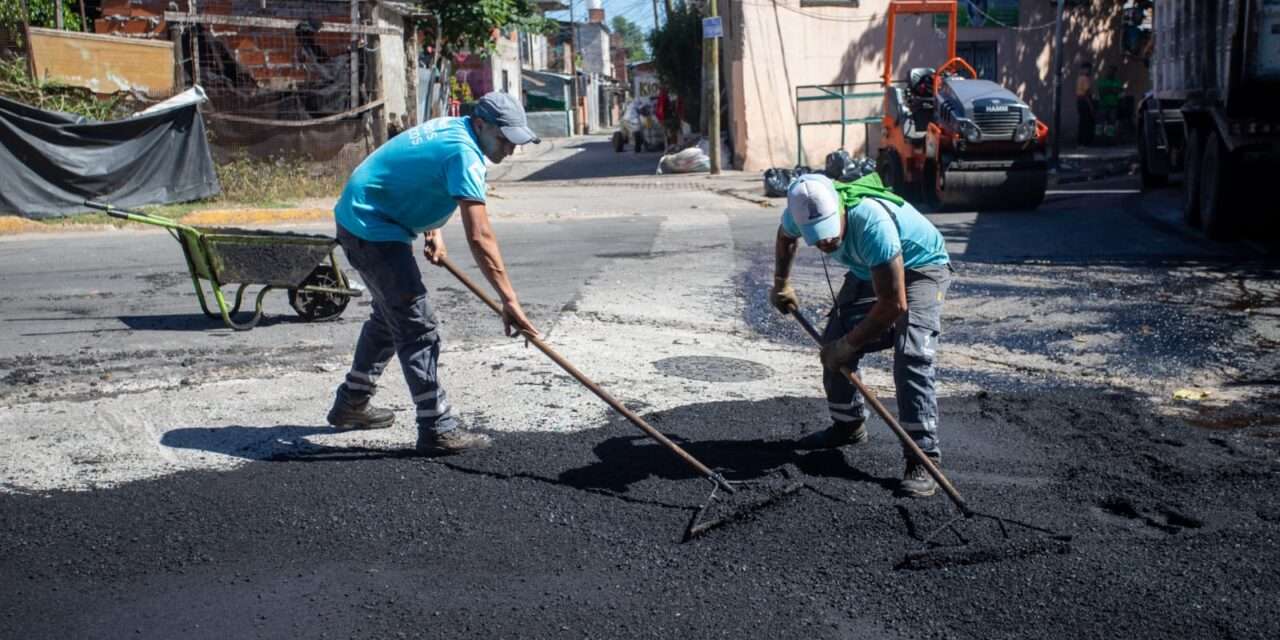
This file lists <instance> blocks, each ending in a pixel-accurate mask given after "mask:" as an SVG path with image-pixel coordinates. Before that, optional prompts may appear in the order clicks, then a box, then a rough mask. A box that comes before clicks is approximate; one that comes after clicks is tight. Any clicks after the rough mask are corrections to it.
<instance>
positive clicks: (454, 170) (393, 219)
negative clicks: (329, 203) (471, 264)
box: [333, 117, 487, 242]
mask: <svg viewBox="0 0 1280 640" xmlns="http://www.w3.org/2000/svg"><path fill="white" fill-rule="evenodd" d="M470 120H471V119H470V118H469V117H465V118H436V119H435V120H429V121H427V122H424V123H422V124H420V125H418V126H416V127H413V128H412V129H409V130H408V131H405V132H403V133H401V134H399V135H397V136H396V137H394V138H392V139H391V140H390V141H389V142H387V143H386V144H384V145H382V146H381V147H379V148H378V149H377V150H376V151H374V152H373V153H371V154H369V157H367V158H365V159H364V162H361V163H360V166H358V167H356V170H355V171H354V172H353V173H352V174H351V178H350V179H349V180H347V186H346V187H345V188H344V189H343V190H342V197H340V198H338V204H337V205H335V206H334V209H333V211H334V215H335V217H336V218H337V220H338V224H340V225H342V226H343V228H345V229H346V230H347V231H350V232H351V234H352V235H354V236H356V237H358V238H363V239H365V240H370V241H373V242H391V241H399V242H413V240H414V238H415V237H417V236H418V235H419V234H421V233H422V232H423V231H428V230H431V229H438V228H440V227H443V226H444V224H445V223H446V222H448V221H449V218H450V217H451V216H452V215H453V212H454V211H456V210H457V208H458V202H457V201H458V200H474V201H476V202H484V201H485V176H486V174H487V169H486V168H485V165H484V155H483V154H482V153H481V152H480V145H479V143H478V142H477V141H476V137H475V134H473V133H472V132H471V123H470Z"/></svg>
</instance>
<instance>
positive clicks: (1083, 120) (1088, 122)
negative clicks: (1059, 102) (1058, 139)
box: [1076, 96, 1097, 146]
mask: <svg viewBox="0 0 1280 640" xmlns="http://www.w3.org/2000/svg"><path fill="white" fill-rule="evenodd" d="M1076 112H1077V113H1078V114H1079V116H1080V120H1079V124H1078V126H1077V127H1076V129H1077V131H1076V143H1077V144H1080V145H1081V146H1083V145H1090V144H1093V134H1094V128H1095V127H1096V126H1097V118H1095V117H1094V113H1093V101H1092V100H1090V99H1089V97H1088V96H1076Z"/></svg>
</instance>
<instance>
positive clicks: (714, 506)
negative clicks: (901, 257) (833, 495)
mask: <svg viewBox="0 0 1280 640" xmlns="http://www.w3.org/2000/svg"><path fill="white" fill-rule="evenodd" d="M440 266H442V267H444V268H445V270H447V271H448V272H449V273H451V274H453V277H455V278H457V279H458V281H459V282H461V283H462V284H463V286H465V287H466V288H467V289H470V290H471V293H473V294H475V295H476V297H478V298H480V300H481V301H483V302H484V303H485V305H486V306H488V307H489V308H490V309H491V310H493V312H494V313H497V314H498V315H499V316H501V315H502V307H500V306H499V305H498V304H497V303H496V302H494V300H493V299H492V298H490V297H489V295H488V294H487V293H485V292H484V291H482V290H481V289H480V288H479V287H477V286H476V283H475V282H474V281H472V280H471V278H469V277H467V275H466V274H464V273H462V272H461V271H459V270H458V268H457V266H455V265H454V264H453V263H452V262H451V261H449V260H448V259H447V258H445V259H441V261H440ZM520 335H521V336H522V337H523V338H524V339H525V340H527V341H528V342H529V343H530V344H532V345H534V346H535V347H537V348H538V350H540V351H542V353H544V354H546V356H547V357H548V358H551V360H552V361H553V362H555V363H556V364H557V365H559V366H560V368H561V369H564V370H565V372H566V373H568V374H569V375H571V376H573V378H574V379H575V380H577V381H578V382H579V383H581V384H582V386H584V387H586V388H587V389H588V390H590V391H591V392H592V393H594V394H595V395H596V396H597V397H599V398H600V399H601V400H604V401H605V403H606V404H608V405H609V406H610V407H612V408H613V409H614V410H615V411H617V412H618V413H620V414H622V416H623V417H624V418H626V419H627V420H628V421H629V422H631V424H633V425H635V426H636V427H638V428H639V429H640V430H641V431H643V432H644V433H645V435H647V436H649V437H650V438H652V439H653V440H654V441H655V442H657V443H658V444H660V445H662V446H663V447H665V448H666V449H667V450H668V451H670V452H671V453H673V454H675V455H676V457H678V458H680V460H681V461H683V462H684V463H685V464H686V465H688V466H689V467H690V468H691V469H693V470H694V471H696V472H697V473H698V475H700V476H702V477H703V478H706V479H707V480H708V481H709V482H711V493H710V494H709V495H708V497H707V499H706V501H704V502H703V503H702V504H701V505H700V506H699V507H698V508H697V509H696V510H695V511H694V514H693V517H692V518H690V520H689V524H688V525H687V526H686V527H685V530H684V535H683V537H682V541H684V542H688V541H690V540H692V539H694V538H697V537H699V536H701V535H703V534H705V533H707V532H708V531H710V530H712V529H715V528H717V527H720V526H722V525H725V524H729V523H731V522H735V521H738V520H743V519H745V518H748V517H750V515H751V514H753V513H755V512H757V511H759V510H761V509H764V508H766V507H769V506H771V505H773V504H775V503H777V502H778V501H779V500H781V499H783V498H784V497H786V496H788V495H792V494H794V493H796V492H797V491H799V490H800V489H801V488H802V487H803V486H804V483H803V482H800V481H798V480H791V479H789V478H783V479H781V480H779V481H773V480H771V479H758V480H728V479H726V478H725V477H724V474H722V473H720V472H718V471H715V470H712V469H711V468H710V467H708V466H707V465H705V464H703V463H702V462H701V461H699V460H698V459H697V458H695V457H693V456H692V455H691V454H690V453H689V452H688V451H685V450H684V448H682V447H681V446H680V445H678V444H676V443H675V442H672V441H671V439H670V438H668V437H667V436H665V435H663V434H662V432H660V431H658V430H657V429H655V428H653V427H652V426H651V425H650V424H649V423H648V422H645V420H644V419H643V418H641V417H640V416H638V415H636V413H635V412H634V411H632V410H630V409H628V408H627V407H626V406H625V405H623V404H622V403H621V402H619V401H618V400H617V399H616V398H614V397H613V396H612V395H610V394H609V392H607V391H605V390H604V389H603V388H601V387H600V385H598V384H596V383H595V382H593V381H592V380H591V379H590V378H588V377H587V376H586V374H584V373H582V372H581V371H579V370H578V368H577V367H575V366H573V365H572V364H571V363H570V362H569V361H568V360H566V359H564V357H563V356H561V355H560V354H559V353H557V352H556V351H555V350H554V349H552V348H551V347H550V346H548V345H547V343H545V342H543V341H542V340H541V339H540V338H538V337H537V336H534V335H531V334H529V333H527V332H525V331H521V332H520ZM748 491H751V492H756V491H764V492H765V493H766V495H765V496H764V497H763V498H760V499H750V498H748V499H746V500H743V498H744V497H745V496H744V494H746V493H747V492H748ZM729 496H733V499H732V500H729V499H727V498H728V497H729ZM721 506H724V507H725V508H723V509H721V508H720V507H721Z"/></svg>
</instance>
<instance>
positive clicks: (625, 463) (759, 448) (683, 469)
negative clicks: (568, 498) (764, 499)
mask: <svg viewBox="0 0 1280 640" xmlns="http://www.w3.org/2000/svg"><path fill="white" fill-rule="evenodd" d="M673 440H676V439H673ZM676 443H677V444H679V445H680V447H681V448H683V449H684V450H685V451H688V452H689V454H690V455H692V456H693V457H694V458H697V459H698V460H700V461H701V462H702V463H703V464H705V465H707V466H708V467H711V468H712V469H715V470H717V471H719V472H720V473H722V474H724V476H725V478H727V479H729V480H760V479H765V478H770V477H775V478H776V477H777V476H778V473H779V472H780V471H781V470H782V468H783V467H784V466H786V465H795V467H796V468H797V469H799V470H800V471H801V472H802V473H804V474H805V475H806V476H813V477H823V478H843V479H845V480H852V481H855V482H865V483H871V484H875V485H878V486H879V487H880V488H882V489H885V490H887V491H893V490H894V489H896V488H897V486H898V481H897V480H896V479H894V478H886V477H880V476H874V475H871V474H869V473H867V472H865V471H863V470H861V469H858V468H857V467H854V466H853V465H851V464H849V461H848V459H847V458H846V456H845V454H844V452H843V451H841V450H838V449H828V450H822V451H800V450H797V449H796V448H795V442H794V441H792V440H772V441H770V440H762V439H754V440H708V441H703V442H688V441H684V440H676ZM592 451H593V453H594V454H595V456H596V458H597V461H596V462H594V463H592V464H589V465H586V466H583V467H578V468H575V469H569V470H568V471H565V472H563V473H561V474H560V480H561V481H562V482H563V483H565V484H567V485H570V486H573V487H577V488H580V489H605V490H609V491H613V492H617V493H625V492H626V491H627V490H628V488H629V487H630V485H632V484H635V483H638V482H641V481H644V480H647V479H649V478H651V477H658V478H663V479H666V480H686V479H692V478H700V477H702V476H701V475H699V474H698V473H697V472H696V471H695V470H693V469H692V468H691V467H690V466H688V465H686V464H685V463H684V462H683V461H681V460H680V459H679V458H677V457H676V456H675V455H673V454H670V453H668V452H666V451H664V450H662V449H661V447H660V445H658V444H656V443H654V442H653V441H652V440H649V439H648V438H646V437H644V436H621V437H616V438H610V439H608V440H605V441H604V442H601V443H600V444H598V445H596V446H595V448H593V449H592Z"/></svg>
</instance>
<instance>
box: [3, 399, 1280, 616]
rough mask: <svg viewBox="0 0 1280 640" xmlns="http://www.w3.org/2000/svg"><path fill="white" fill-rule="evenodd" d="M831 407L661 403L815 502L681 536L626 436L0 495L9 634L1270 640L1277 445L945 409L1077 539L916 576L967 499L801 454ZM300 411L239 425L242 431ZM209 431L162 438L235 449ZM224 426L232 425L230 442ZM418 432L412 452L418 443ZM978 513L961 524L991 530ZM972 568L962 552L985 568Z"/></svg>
mask: <svg viewBox="0 0 1280 640" xmlns="http://www.w3.org/2000/svg"><path fill="white" fill-rule="evenodd" d="M823 404H824V403H823V402H822V401H821V400H820V399H816V398H806V399H798V398H776V399H772V400H767V401H760V402H720V403H709V404H700V405H691V406H686V407H681V408H679V409H675V410H672V411H666V412H659V413H654V414H650V415H648V416H646V417H647V418H648V419H649V420H650V422H651V423H653V424H654V425H655V426H656V427H657V428H659V429H661V430H663V431H665V432H667V433H669V434H670V435H671V436H672V437H673V438H675V439H676V440H677V441H679V442H681V443H682V444H684V445H686V446H687V447H688V449H689V450H690V452H691V453H693V454H694V455H696V456H698V457H699V458H701V459H703V460H704V461H705V462H707V463H708V464H710V465H711V466H713V467H716V468H718V469H721V470H723V471H724V472H725V473H726V475H728V476H729V477H731V478H735V479H750V478H755V477H763V476H769V475H772V474H774V473H775V472H777V470H779V469H782V468H788V469H794V472H793V473H795V474H797V475H798V477H799V478H800V479H802V480H803V481H804V482H805V483H806V485H807V487H808V489H807V490H804V491H801V492H799V493H797V494H796V495H794V496H790V497H788V498H786V499H783V500H780V501H779V502H778V503H777V504H775V505H774V506H773V507H771V508H769V509H765V510H761V511H758V512H756V513H754V514H753V515H751V516H750V517H748V518H745V519H743V520H742V521H740V522H737V523H734V524H731V525H729V526H726V527H724V528H721V529H717V530H715V531H712V532H710V533H709V534H708V535H706V536H705V537H703V538H700V539H698V540H697V541H695V542H692V543H689V544H680V543H679V540H680V536H681V533H682V530H683V527H684V525H685V524H686V523H687V521H688V518H689V516H690V514H691V512H692V510H693V509H694V508H695V507H696V505H698V504H699V503H700V502H701V501H702V500H703V499H704V498H705V496H706V493H707V491H708V489H709V485H708V483H706V482H705V481H703V480H701V479H698V478H697V477H696V476H695V474H693V473H692V472H691V471H690V470H689V469H688V468H687V467H685V466H683V465H682V464H681V463H680V462H679V461H678V460H676V459H675V458H674V457H673V456H671V455H670V454H669V453H668V452H666V451H665V450H664V449H661V448H660V447H659V446H658V445H656V444H654V443H652V442H650V441H648V440H647V439H645V438H643V437H642V436H640V435H639V434H638V432H636V431H635V430H634V429H633V428H632V427H630V426H629V425H625V424H622V423H617V424H611V425H609V426H607V427H604V428H602V429H601V430H597V431H589V432H584V433H577V434H574V435H572V436H564V435H555V434H546V433H543V434H534V433H523V434H503V435H501V436H499V439H498V443H497V446H495V447H494V448H493V449H490V450H487V451H484V452H478V453H476V454H473V455H471V454H469V455H465V456H460V457H456V458H445V459H424V458H418V457H414V456H411V455H408V454H407V453H401V452H398V451H374V450H368V449H358V448H337V447H327V446H325V445H323V444H322V442H323V438H322V437H318V438H313V440H314V441H312V442H309V441H308V440H307V439H306V438H295V439H292V440H288V441H286V440H281V443H280V444H281V446H280V447H278V448H276V449H275V451H276V453H277V457H276V459H275V460H274V461H271V462H259V463H254V464H250V465H247V466H245V467H242V468H240V469H238V470H236V471H232V472H221V473H218V472H191V473H181V474H177V475H174V476H170V477H167V478H164V479H158V480H153V481H146V482H140V483H135V484H130V485H126V486H122V487H119V488H116V489H111V490H103V491H95V492H85V493H65V494H64V493H58V494H52V495H31V496H22V495H5V496H3V497H0V521H3V522H5V523H6V525H5V527H3V528H0V547H2V548H5V549H7V550H9V552H7V553H5V554H3V556H0V574H3V575H6V576H18V577H20V578H21V579H20V580H16V581H8V582H7V583H6V586H5V587H0V635H3V636H14V637H27V638H43V637H67V636H80V635H91V634H92V630H94V629H97V630H101V629H103V628H111V629H119V630H121V631H120V632H121V633H122V634H125V633H127V634H130V635H135V636H136V637H175V636H183V635H191V634H192V633H193V632H194V633H197V634H202V635H210V636H221V637H226V636H246V635H258V636H282V635H293V636H297V635H304V636H318V635H321V634H329V635H333V636H341V637H395V636H396V634H397V633H403V634H405V635H408V636H418V635H430V636H433V637H457V638H496V637H529V638H546V637H564V636H575V637H576V636H584V637H616V638H623V637H628V638H629V637H683V636H688V637H725V638H779V637H799V636H801V635H803V637H807V638H919V637H942V636H947V637H962V638H970V637H973V638H977V637H981V638H1028V637H1066V636H1071V637H1115V636H1117V635H1122V636H1124V637H1133V638H1167V637H1228V636H1229V637H1233V638H1272V637H1276V635H1277V634H1280V622H1277V621H1276V619H1275V617H1274V616H1273V615H1271V613H1272V612H1271V608H1272V605H1271V603H1273V602H1275V601H1276V600H1277V598H1280V578H1278V577H1277V575H1276V573H1275V572H1274V571H1273V570H1272V567H1274V566H1276V563H1277V562H1280V545H1277V544H1276V542H1277V541H1276V532H1275V524H1274V523H1275V521H1276V519H1277V517H1280V516H1277V515H1276V514H1278V513H1280V495H1278V494H1277V493H1276V492H1275V491H1274V490H1273V489H1274V485H1275V481H1276V478H1277V475H1278V474H1280V465H1277V463H1276V462H1275V459H1276V454H1277V452H1280V443H1274V442H1272V443H1267V442H1258V441H1250V440H1248V439H1245V438H1239V437H1236V436H1235V435H1234V434H1230V433H1221V432H1219V433H1215V434H1209V433H1207V432H1205V431H1202V430H1199V429H1196V428H1192V427H1189V426H1186V425H1184V424H1183V423H1181V422H1179V421H1173V420H1170V419H1167V418H1162V417H1158V416H1156V415H1155V414H1154V412H1153V411H1152V407H1151V406H1150V405H1149V404H1147V403H1146V402H1144V401H1142V400H1139V399H1136V398H1135V397H1133V396H1130V395H1127V394H1120V393H1112V392H1106V391H1099V390H1073V391H1060V392H1057V393H1053V394H1049V393H1043V392H1033V393H1022V394H994V393H993V394H989V395H986V396H985V397H972V398H950V399H947V398H944V399H943V407H942V410H943V415H944V424H943V428H942V436H943V447H944V451H945V453H944V463H945V469H946V470H947V472H948V473H949V474H951V477H952V479H953V480H954V481H955V482H956V484H957V485H958V486H959V488H960V490H961V491H962V492H964V494H965V496H966V497H967V498H968V500H969V501H970V503H971V504H972V505H974V506H975V507H977V508H979V509H981V510H989V511H993V512H997V513H999V514H1000V515H1003V516H1006V517H1013V518H1018V519H1021V520H1027V521H1031V522H1035V523H1038V524H1041V525H1043V526H1047V527H1051V528H1054V529H1057V530H1060V531H1062V532H1064V533H1069V534H1071V535H1073V536H1074V538H1073V540H1072V541H1071V547H1070V550H1069V553H1065V554H1063V553H1058V552H1057V550H1056V549H1050V551H1052V552H1049V553H1043V552H1036V549H1035V548H1034V544H1035V543H1034V542H1026V543H1025V544H1027V545H1032V546H1031V547H1028V548H1030V550H1031V551H1032V552H1031V553H1027V554H1011V555H1001V556H997V557H993V558H991V559H989V560H988V561H983V562H978V563H975V564H966V565H952V564H947V565H944V566H939V567H935V568H929V567H922V568H918V570H915V571H903V570H900V569H897V568H895V567H897V566H898V564H899V563H900V561H901V560H902V558H903V556H904V553H905V551H907V550H909V549H911V548H913V547H914V545H917V544H919V543H918V541H917V540H915V539H914V538H913V537H912V532H913V531H926V530H929V529H931V528H932V527H933V526H934V525H937V524H939V523H941V522H943V521H945V519H946V518H948V517H949V516H950V515H951V514H952V513H953V511H952V510H951V508H950V507H949V506H948V503H947V502H946V501H945V500H944V499H943V498H941V497H937V498H934V499H930V500H923V501H911V500H907V499H902V498H897V497H895V496H894V491H893V488H894V486H895V485H896V482H897V477H898V476H899V474H900V473H901V458H900V452H899V446H898V445H897V444H896V443H895V442H894V441H892V440H891V438H890V437H889V436H888V434H887V432H886V430H885V429H884V427H883V426H882V425H875V427H874V428H873V437H872V441H871V444H870V445H869V446H867V447H863V448H858V449H853V450H845V451H816V452H798V451H795V450H794V449H793V447H792V444H791V443H792V442H793V440H794V438H796V437H798V436H800V435H802V434H804V433H806V432H808V431H811V430H813V429H817V428H820V427H822V426H825V424H826V420H827V418H826V414H825V410H824V407H823ZM298 428H299V427H273V426H263V427H257V428H250V427H244V426H240V425H234V426H228V427H227V428H226V429H228V430H236V429H240V430H243V431H244V432H245V433H246V436H245V437H259V436H257V435H253V434H254V432H259V431H262V430H264V429H265V430H270V429H295V430H296V429H298ZM210 431H211V430H209V429H182V428H175V429H173V430H170V431H169V432H168V433H167V434H165V436H164V440H165V442H166V443H167V446H179V447H185V448H194V449H201V448H205V447H209V446H215V443H218V444H217V445H216V446H220V447H223V448H224V449H222V450H218V451H216V453H221V454H227V455H238V454H237V450H238V448H237V447H235V446H234V443H230V444H228V440H227V438H221V437H213V436H212V435H210V433H209V432H210ZM233 432H234V431H233ZM409 444H410V443H408V442H406V446H408V445H409ZM962 526H966V530H967V533H968V535H969V537H970V539H972V540H974V541H976V542H983V543H985V542H991V541H993V540H994V537H995V536H996V535H997V534H994V533H991V532H990V530H986V531H985V532H984V530H983V529H981V528H979V527H976V526H974V527H969V526H967V525H964V524H963V523H962ZM970 557H972V556H970Z"/></svg>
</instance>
